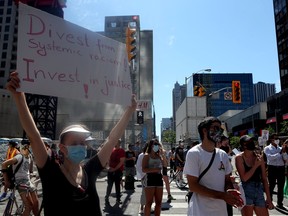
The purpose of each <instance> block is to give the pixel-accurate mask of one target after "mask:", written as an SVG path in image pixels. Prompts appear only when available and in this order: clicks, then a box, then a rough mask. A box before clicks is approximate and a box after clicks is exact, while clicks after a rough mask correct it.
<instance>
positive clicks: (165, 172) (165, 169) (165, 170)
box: [162, 167, 167, 176]
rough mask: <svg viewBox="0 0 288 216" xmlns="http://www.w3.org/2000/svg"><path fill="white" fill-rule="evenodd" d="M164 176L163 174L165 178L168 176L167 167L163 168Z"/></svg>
mask: <svg viewBox="0 0 288 216" xmlns="http://www.w3.org/2000/svg"><path fill="white" fill-rule="evenodd" d="M162 174H163V175H164V176H167V167H163V168H162Z"/></svg>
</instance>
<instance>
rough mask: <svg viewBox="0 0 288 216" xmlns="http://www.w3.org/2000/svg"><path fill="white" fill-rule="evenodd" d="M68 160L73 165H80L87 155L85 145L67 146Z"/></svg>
mask: <svg viewBox="0 0 288 216" xmlns="http://www.w3.org/2000/svg"><path fill="white" fill-rule="evenodd" d="M67 150H68V158H69V160H71V161H72V162H73V163H76V164H77V163H80V162H81V161H82V160H84V159H85V157H86V155H87V149H86V146H84V145H75V146H67Z"/></svg>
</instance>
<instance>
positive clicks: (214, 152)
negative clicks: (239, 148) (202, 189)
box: [198, 148, 216, 182]
mask: <svg viewBox="0 0 288 216" xmlns="http://www.w3.org/2000/svg"><path fill="white" fill-rule="evenodd" d="M215 154H216V148H214V151H213V155H212V157H211V160H210V162H209V165H208V166H207V167H206V169H205V170H203V172H202V173H201V174H200V175H199V178H198V182H199V181H200V180H201V178H202V177H203V176H204V175H205V173H206V172H207V171H208V170H209V169H210V167H211V165H212V163H213V161H214V158H215Z"/></svg>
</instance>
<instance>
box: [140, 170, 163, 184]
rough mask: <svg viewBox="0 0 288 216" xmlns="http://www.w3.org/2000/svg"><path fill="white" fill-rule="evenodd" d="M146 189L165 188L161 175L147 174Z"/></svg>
mask: <svg viewBox="0 0 288 216" xmlns="http://www.w3.org/2000/svg"><path fill="white" fill-rule="evenodd" d="M143 184H144V187H163V179H162V174H161V173H147V174H146V175H145V177H144V181H143Z"/></svg>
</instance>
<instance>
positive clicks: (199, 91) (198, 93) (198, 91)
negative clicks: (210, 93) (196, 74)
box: [194, 85, 206, 97]
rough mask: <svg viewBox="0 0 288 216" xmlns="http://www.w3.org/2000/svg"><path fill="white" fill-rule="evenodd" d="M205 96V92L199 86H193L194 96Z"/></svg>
mask: <svg viewBox="0 0 288 216" xmlns="http://www.w3.org/2000/svg"><path fill="white" fill-rule="evenodd" d="M205 94H206V90H205V89H204V88H203V87H201V86H196V85H195V86H194V96H198V97H202V96H204V95H205Z"/></svg>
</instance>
